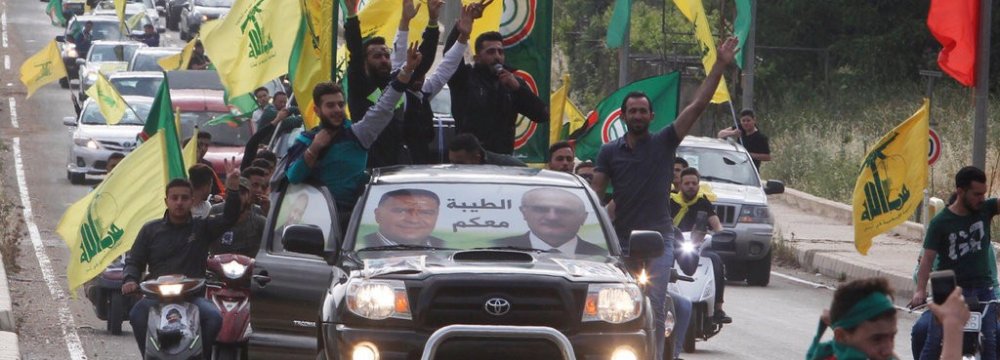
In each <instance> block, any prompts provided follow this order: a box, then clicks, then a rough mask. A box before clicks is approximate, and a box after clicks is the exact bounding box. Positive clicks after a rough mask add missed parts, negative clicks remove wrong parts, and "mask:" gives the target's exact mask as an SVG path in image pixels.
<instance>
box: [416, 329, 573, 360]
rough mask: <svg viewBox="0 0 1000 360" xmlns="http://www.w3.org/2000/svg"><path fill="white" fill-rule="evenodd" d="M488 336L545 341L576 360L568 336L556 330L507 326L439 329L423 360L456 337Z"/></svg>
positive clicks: (564, 357) (564, 356) (429, 340)
mask: <svg viewBox="0 0 1000 360" xmlns="http://www.w3.org/2000/svg"><path fill="white" fill-rule="evenodd" d="M467 336H477V337H482V336H487V337H494V338H507V339H543V340H548V341H551V342H552V343H553V344H555V345H556V346H557V347H558V348H559V351H560V352H562V355H563V357H562V358H563V359H565V360H576V355H574V354H573V345H572V344H570V342H569V339H568V338H566V335H563V334H562V333H561V332H559V331H558V330H556V329H553V328H550V327H546V326H505V325H449V326H445V327H443V328H440V329H438V330H437V331H435V332H434V333H433V334H431V337H430V338H428V339H427V343H426V344H424V353H423V355H421V356H420V359H421V360H431V359H433V358H434V355H436V354H437V349H438V346H440V345H441V344H442V343H444V342H445V341H446V340H448V339H451V338H456V337H467Z"/></svg>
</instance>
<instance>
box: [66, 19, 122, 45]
mask: <svg viewBox="0 0 1000 360" xmlns="http://www.w3.org/2000/svg"><path fill="white" fill-rule="evenodd" d="M74 20H75V18H74ZM92 22H93V23H94V29H93V31H91V34H92V35H93V38H94V40H121V39H122V33H121V30H119V25H118V22H117V21H92ZM82 30H83V24H82V23H80V22H79V21H76V22H74V23H72V24H69V26H67V27H66V35H72V34H74V33H76V32H77V31H82Z"/></svg>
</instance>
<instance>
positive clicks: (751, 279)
mask: <svg viewBox="0 0 1000 360" xmlns="http://www.w3.org/2000/svg"><path fill="white" fill-rule="evenodd" d="M746 274H747V284H750V286H767V284H768V283H770V282H771V251H770V250H768V251H767V255H765V256H764V257H763V258H761V259H760V260H754V261H748V262H747V272H746Z"/></svg>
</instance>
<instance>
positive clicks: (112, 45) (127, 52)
mask: <svg viewBox="0 0 1000 360" xmlns="http://www.w3.org/2000/svg"><path fill="white" fill-rule="evenodd" d="M143 47H146V44H143V43H141V42H137V41H103V40H102V41H94V43H93V44H92V45H91V46H90V51H89V52H88V53H87V58H86V59H76V62H77V64H79V65H80V74H79V78H80V94H79V98H80V99H81V100H84V99H86V98H87V93H86V91H87V89H89V88H90V86H91V85H94V82H96V81H97V73H98V72H100V73H102V74H104V76H108V75H111V74H114V73H116V72H119V71H125V69H126V68H127V67H128V61H129V60H131V59H132V55H134V54H135V51H136V49H139V48H143Z"/></svg>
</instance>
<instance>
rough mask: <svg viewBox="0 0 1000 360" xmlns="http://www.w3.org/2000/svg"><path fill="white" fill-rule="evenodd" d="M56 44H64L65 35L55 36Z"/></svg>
mask: <svg viewBox="0 0 1000 360" xmlns="http://www.w3.org/2000/svg"><path fill="white" fill-rule="evenodd" d="M56 42H66V35H58V36H56Z"/></svg>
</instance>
